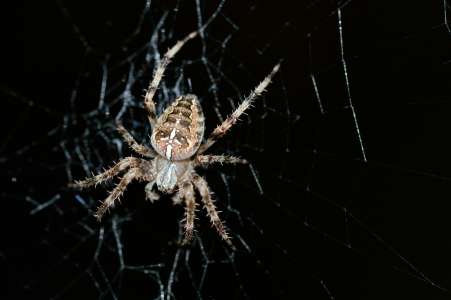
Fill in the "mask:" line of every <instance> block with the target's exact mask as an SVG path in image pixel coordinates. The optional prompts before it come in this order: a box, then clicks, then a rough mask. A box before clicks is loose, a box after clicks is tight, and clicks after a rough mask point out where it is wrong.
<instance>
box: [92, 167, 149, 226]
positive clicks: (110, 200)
mask: <svg viewBox="0 0 451 300" xmlns="http://www.w3.org/2000/svg"><path fill="white" fill-rule="evenodd" d="M143 177H144V176H143V174H142V171H141V169H140V168H132V169H130V170H128V172H127V173H125V175H124V177H122V179H121V181H120V182H119V184H118V185H117V186H116V187H115V188H114V189H113V190H112V191H111V193H110V194H109V195H108V197H107V198H106V199H105V200H104V201H103V202H102V204H101V205H100V206H99V207H98V208H97V211H96V214H95V217H96V218H97V220H98V221H99V222H100V220H101V219H102V217H103V215H104V214H105V213H106V212H107V210H108V209H109V208H110V207H114V203H115V201H116V200H117V199H118V198H119V197H120V196H121V195H122V193H124V191H125V189H126V188H127V185H129V184H130V182H131V181H132V180H133V179H143Z"/></svg>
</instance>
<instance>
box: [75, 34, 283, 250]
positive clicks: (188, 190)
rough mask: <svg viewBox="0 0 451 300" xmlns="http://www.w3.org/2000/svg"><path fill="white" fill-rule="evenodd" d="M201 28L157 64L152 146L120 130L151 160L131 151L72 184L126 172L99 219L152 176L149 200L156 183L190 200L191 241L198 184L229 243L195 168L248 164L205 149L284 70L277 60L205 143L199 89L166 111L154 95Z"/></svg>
mask: <svg viewBox="0 0 451 300" xmlns="http://www.w3.org/2000/svg"><path fill="white" fill-rule="evenodd" d="M198 34H199V31H193V32H191V33H190V34H189V35H187V36H186V37H185V38H184V39H182V40H180V41H178V42H177V43H176V44H175V45H174V46H173V47H172V48H170V49H169V50H168V51H167V52H166V54H165V55H164V57H163V58H162V59H161V61H160V62H159V63H158V65H157V66H156V68H155V71H154V74H153V79H152V81H151V82H150V85H149V87H148V89H147V92H146V95H145V98H144V105H145V108H146V110H147V113H148V118H149V121H150V124H151V126H152V135H151V144H152V147H147V146H144V145H141V144H138V143H137V142H136V141H135V139H134V138H133V137H132V136H131V134H130V133H129V132H128V131H127V130H126V129H125V128H124V127H123V126H122V125H121V124H119V125H118V131H119V133H120V134H121V135H122V137H123V138H124V140H125V141H126V142H127V143H128V145H129V146H130V147H131V148H132V149H133V150H134V151H135V152H136V153H138V154H140V155H141V156H143V157H146V158H148V159H149V160H146V159H142V158H137V157H126V158H124V159H122V160H121V161H119V162H118V163H117V164H116V165H114V166H113V167H112V168H110V169H108V170H106V171H105V172H103V173H101V174H98V175H96V176H93V177H90V178H86V179H85V180H82V181H76V182H75V183H72V184H70V186H72V187H77V188H80V189H83V188H87V187H90V186H96V185H97V184H99V183H102V182H105V181H107V180H108V179H110V178H112V177H114V176H116V175H118V174H119V173H121V172H125V174H124V176H123V177H122V179H121V180H120V182H119V184H118V185H117V186H116V187H115V188H114V189H113V190H112V191H111V193H110V194H109V195H108V197H107V198H106V199H105V200H104V201H103V202H102V204H101V205H100V206H99V208H98V209H97V212H96V214H95V216H96V217H97V219H98V220H99V221H100V219H101V218H102V217H103V215H104V214H105V212H107V210H108V209H109V208H110V207H114V205H115V201H116V200H117V199H118V198H119V197H120V196H121V195H122V193H123V192H124V191H125V189H126V187H127V185H128V184H129V183H130V182H131V181H132V180H139V181H145V182H148V183H147V185H146V186H145V192H146V198H147V199H148V200H150V201H155V200H157V199H159V197H160V196H159V195H158V194H157V193H156V192H155V191H154V190H153V188H154V186H155V185H156V187H157V189H158V190H159V191H160V192H162V193H167V194H173V201H174V203H175V204H181V203H182V202H184V203H185V218H184V220H183V221H184V230H185V237H184V241H183V243H188V242H189V241H190V240H191V239H192V237H193V231H194V219H195V211H196V206H197V203H196V201H195V189H197V190H198V192H199V194H200V196H201V201H202V203H203V205H204V208H205V210H206V211H207V214H208V216H209V217H210V220H211V222H212V224H213V226H214V227H215V228H216V230H217V232H218V233H219V235H220V236H221V237H222V239H223V240H224V241H226V242H227V243H228V244H229V245H232V244H231V241H230V236H229V234H228V233H227V231H226V229H225V227H224V224H223V223H222V221H221V219H220V218H219V215H218V211H217V210H216V207H215V204H214V201H213V200H212V195H211V192H210V189H209V187H208V184H207V182H206V181H205V179H204V178H202V177H201V176H199V175H198V174H197V173H196V172H195V168H196V167H202V166H204V167H205V166H208V165H210V164H213V163H220V164H223V163H227V164H246V163H247V161H246V160H244V159H240V158H237V157H233V156H226V155H204V154H203V153H204V152H205V151H206V150H208V149H209V148H210V147H211V146H212V145H213V144H214V143H215V142H216V140H218V139H219V138H221V137H222V136H223V135H225V134H226V133H227V131H228V130H229V129H230V128H231V127H232V126H233V125H234V124H235V123H236V122H237V121H238V118H239V117H240V115H241V114H242V113H243V112H244V111H245V110H246V109H248V108H249V107H250V106H251V104H252V101H253V100H254V99H255V98H257V97H258V96H260V95H261V94H262V93H263V92H264V91H265V89H266V87H267V86H268V85H269V83H270V82H271V79H272V78H273V76H274V74H276V72H277V71H278V70H279V67H280V65H279V64H277V65H276V66H275V67H274V68H273V69H272V71H271V73H270V74H269V75H268V76H267V77H266V78H265V79H264V80H263V81H262V82H261V83H260V84H259V85H258V86H257V87H256V88H255V89H254V90H253V91H252V92H251V93H250V95H249V96H247V97H246V98H245V99H244V101H243V102H242V103H241V104H240V105H239V106H238V108H237V109H236V110H235V111H234V112H233V113H232V114H231V115H230V116H229V117H228V118H227V119H226V120H225V121H224V122H223V123H222V124H220V125H219V126H218V127H216V129H215V130H213V132H212V133H211V135H210V136H209V137H208V139H207V140H206V141H205V142H204V143H202V140H203V137H204V129H205V119H204V116H203V112H202V108H201V106H200V104H199V101H198V99H197V97H196V96H195V95H183V96H180V97H178V98H177V99H175V101H173V103H172V104H171V105H170V106H169V107H167V108H166V109H165V110H164V112H163V113H162V114H161V115H160V116H157V115H156V112H155V103H154V101H153V97H154V95H155V92H156V90H157V88H158V85H159V83H160V81H161V79H162V77H163V73H164V71H165V69H166V67H167V65H168V64H169V62H170V60H171V59H172V58H173V57H174V56H175V55H176V53H177V52H178V51H179V50H180V49H181V48H182V47H183V45H185V43H186V42H188V41H189V40H191V39H193V38H194V37H196V36H197V35H198Z"/></svg>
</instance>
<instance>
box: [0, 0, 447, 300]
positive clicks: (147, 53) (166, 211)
mask: <svg viewBox="0 0 451 300" xmlns="http://www.w3.org/2000/svg"><path fill="white" fill-rule="evenodd" d="M373 2H374V3H359V2H358V1H338V2H334V1H310V2H305V3H285V4H284V5H282V4H281V3H279V4H278V5H276V4H274V3H272V4H270V3H264V2H259V1H244V2H242V1H240V3H232V1H208V2H207V1H201V0H194V1H177V2H167V1H150V0H149V1H141V2H139V1H137V2H135V3H133V4H130V3H128V2H127V3H125V2H123V3H120V2H119V3H118V4H113V3H110V2H106V1H104V2H102V1H100V2H96V3H95V4H92V3H90V4H89V5H86V4H80V3H71V2H69V1H61V0H60V1H57V2H56V3H51V4H31V3H30V4H27V5H25V6H24V7H23V8H21V9H20V10H18V11H19V13H18V15H19V16H20V17H22V18H23V19H24V23H25V31H23V32H22V33H21V34H22V35H23V36H22V37H23V41H24V42H23V44H22V46H23V47H24V49H26V50H25V51H24V56H23V57H21V58H19V59H23V61H24V67H23V70H20V72H18V73H19V74H18V75H15V74H16V73H14V70H15V69H17V62H15V61H14V60H11V59H10V58H11V57H15V56H13V55H17V54H14V53H13V52H14V47H11V49H13V50H12V51H11V53H8V54H7V55H4V56H3V57H2V58H4V59H5V64H4V65H5V71H6V72H5V74H7V77H6V78H5V79H4V82H5V83H3V84H2V86H1V89H0V91H1V94H2V98H3V99H4V101H3V102H5V103H6V108H7V109H4V110H3V114H4V116H3V118H2V121H5V120H8V119H7V115H14V120H13V121H9V120H8V121H6V122H5V123H4V124H3V128H4V130H3V135H2V143H1V148H0V149H1V153H0V163H1V166H2V169H3V170H4V171H3V173H2V174H3V175H2V179H3V181H4V189H3V191H2V198H3V199H2V200H3V207H4V212H5V213H4V214H3V218H2V228H3V233H2V237H3V239H2V241H3V243H2V247H1V254H2V258H3V261H4V262H6V266H7V267H6V269H7V275H8V282H7V285H8V287H7V289H6V293H7V297H8V296H9V297H10V298H15V299H17V298H21V297H20V296H24V297H33V298H34V299H72V298H77V299H79V298H80V296H83V297H86V298H87V299H122V298H125V299H129V298H130V299H144V298H145V299H261V298H263V299H265V298H284V299H285V298H287V299H293V298H295V299H298V298H313V299H399V298H409V299H425V298H427V299H446V298H449V296H450V293H449V287H450V286H451V274H450V273H449V270H450V269H451V263H450V259H449V253H450V250H451V242H450V238H449V228H451V227H450V225H451V224H450V223H451V222H450V218H449V217H448V215H449V214H448V211H449V210H448V209H447V208H449V207H450V206H449V204H448V202H449V199H448V198H449V197H447V196H448V195H449V191H448V190H449V189H448V186H449V181H450V179H451V177H450V174H449V168H448V166H449V165H450V163H451V160H450V159H449V158H448V157H449V153H450V151H449V150H451V149H450V144H449V143H447V142H445V141H447V131H446V128H447V127H446V125H447V122H446V120H447V119H448V118H449V117H448V115H449V110H450V108H451V106H450V102H449V100H448V98H449V92H450V87H449V83H448V80H447V79H448V78H449V75H450V62H451V57H450V53H451V52H450V46H449V45H450V42H451V29H450V25H449V21H448V20H449V16H448V14H449V13H450V9H451V8H450V5H449V4H448V3H447V2H446V1H444V2H443V3H439V2H436V3H423V4H412V3H410V2H406V3H397V4H394V3H392V2H388V1H382V2H381V1H377V2H376V1H373ZM43 5H46V6H43ZM203 26H206V27H205V28H206V29H205V31H203V32H202V34H201V36H200V37H199V38H197V39H196V40H193V41H190V42H189V43H188V44H187V45H186V46H185V47H184V49H183V50H182V51H181V52H180V53H179V54H178V55H177V57H176V58H175V59H174V60H173V62H172V63H171V64H170V66H169V67H168V69H167V72H166V74H165V77H164V79H163V82H162V83H161V86H160V88H159V90H158V92H157V95H156V103H157V110H158V111H160V112H161V111H162V110H163V109H164V107H165V106H166V105H168V104H169V103H170V101H171V100H173V99H174V98H175V97H177V96H179V95H182V94H186V93H194V94H196V95H198V97H199V98H200V100H201V104H202V106H203V109H204V113H205V115H206V118H207V132H208V133H209V132H211V130H212V129H213V128H214V126H215V125H216V124H218V123H220V122H221V121H222V120H224V118H225V117H226V116H227V115H228V114H229V113H231V112H232V111H233V109H234V108H235V107H236V106H237V104H238V103H239V102H240V101H241V100H242V99H243V98H244V96H245V95H247V94H248V92H249V91H250V90H251V89H252V88H254V87H255V85H256V84H257V83H258V82H259V81H260V80H262V79H263V78H264V76H266V75H267V74H268V73H269V71H270V70H271V68H272V67H273V66H274V64H275V63H277V62H278V61H279V60H280V59H283V60H284V61H283V63H282V71H281V72H280V73H279V74H278V75H277V76H276V78H275V80H274V82H273V84H272V85H271V86H270V87H269V88H268V92H267V94H266V95H265V96H264V97H262V98H260V99H259V100H258V101H256V104H255V106H254V107H253V108H252V110H251V111H249V113H248V115H247V116H246V117H244V118H242V120H241V123H240V124H239V125H236V126H235V127H234V128H233V129H232V131H231V132H230V134H228V135H227V136H226V137H224V138H223V139H222V140H221V141H220V142H218V144H217V145H215V146H214V147H213V148H212V149H211V151H210V153H215V154H219V153H226V154H233V155H238V156H241V157H244V158H247V159H248V160H249V161H251V164H250V165H249V166H246V167H242V166H238V167H233V168H232V167H226V166H223V167H214V168H211V169H209V170H206V171H203V172H201V175H203V176H205V177H206V178H207V180H208V182H209V184H210V187H211V188H212V190H213V191H214V192H215V198H216V199H217V205H218V206H219V209H220V210H222V213H221V216H222V218H223V219H224V220H225V222H226V224H227V226H228V228H229V230H230V232H231V236H232V238H233V241H234V244H235V246H236V248H237V250H236V251H232V250H231V249H230V248H229V247H227V245H225V244H224V243H222V242H221V241H220V239H219V238H218V236H217V234H216V233H215V231H214V229H212V228H211V227H210V225H209V223H208V218H207V217H206V216H205V214H204V212H203V211H202V210H199V211H198V212H197V216H198V220H197V222H196V229H197V232H196V238H195V240H194V242H193V244H192V245H191V246H189V247H181V246H180V245H179V242H180V240H181V238H182V237H183V232H182V226H181V224H180V220H181V219H182V218H183V207H181V206H173V205H172V204H171V201H170V198H169V197H166V196H163V197H162V198H161V199H160V200H159V201H157V202H156V203H153V204H150V203H148V202H146V201H144V198H145V196H144V191H143V184H142V183H134V184H131V185H130V186H129V188H128V190H127V192H126V193H125V195H124V196H123V197H122V200H121V204H120V205H117V207H116V208H115V209H114V210H112V211H111V212H110V213H109V215H108V216H107V217H106V218H105V220H104V221H103V222H102V224H98V223H97V222H96V220H95V219H94V218H93V212H94V210H95V208H96V207H97V205H98V203H99V202H98V201H99V200H101V199H104V198H105V197H106V195H107V192H108V190H110V189H111V188H112V184H110V185H109V186H106V187H99V188H97V189H95V190H94V189H93V190H87V191H83V192H77V191H73V190H70V189H68V188H67V183H69V182H72V181H73V180H74V179H80V178H83V177H85V176H90V175H91V173H92V172H99V171H101V170H102V169H103V168H106V167H109V166H111V165H112V164H113V161H117V160H119V159H121V158H122V157H124V156H127V155H131V152H130V150H129V149H128V148H127V146H126V145H124V143H123V141H122V140H121V139H120V137H119V135H118V133H117V132H116V130H115V124H116V121H118V120H121V121H122V122H123V123H124V125H125V127H126V128H127V129H128V130H130V132H131V133H132V134H133V135H134V137H135V138H136V139H137V140H138V141H139V142H143V143H145V144H149V133H150V127H149V125H148V122H147V118H146V114H145V111H144V109H143V103H142V102H143V100H142V98H143V97H142V96H143V93H144V89H145V88H146V87H147V84H148V82H149V80H150V79H151V76H152V70H153V67H154V66H155V63H156V62H158V61H159V59H161V53H164V51H165V50H166V49H167V48H168V47H170V46H172V45H173V44H174V43H175V42H176V41H177V40H179V39H180V38H183V37H184V36H185V35H186V34H187V33H189V32H190V31H192V30H193V29H195V28H202V27H203ZM16 39H17V38H16ZM13 40H15V39H13ZM12 45H16V44H14V43H12ZM7 61H9V63H7ZM10 66H11V67H10ZM13 69H14V70H13ZM15 71H16V72H17V70H15Z"/></svg>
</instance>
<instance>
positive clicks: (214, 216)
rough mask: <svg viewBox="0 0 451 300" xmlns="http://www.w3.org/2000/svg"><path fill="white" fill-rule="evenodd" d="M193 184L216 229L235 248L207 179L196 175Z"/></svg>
mask: <svg viewBox="0 0 451 300" xmlns="http://www.w3.org/2000/svg"><path fill="white" fill-rule="evenodd" d="M193 183H194V185H195V186H196V188H197V190H198V191H199V193H200V196H201V197H202V202H203V204H204V208H205V210H206V211H207V214H208V216H209V217H210V220H211V223H212V224H213V226H214V227H215V228H216V231H217V232H218V233H219V235H220V236H221V237H222V239H223V240H224V241H226V242H227V244H229V245H230V246H232V247H233V245H232V242H231V241H230V236H229V234H228V233H227V231H226V229H225V228H224V224H223V223H222V221H221V219H220V218H219V215H218V211H217V210H216V206H215V204H214V201H213V199H212V198H211V193H210V188H209V187H208V184H207V182H206V181H205V179H203V178H202V177H200V176H199V175H197V174H195V175H194V176H193Z"/></svg>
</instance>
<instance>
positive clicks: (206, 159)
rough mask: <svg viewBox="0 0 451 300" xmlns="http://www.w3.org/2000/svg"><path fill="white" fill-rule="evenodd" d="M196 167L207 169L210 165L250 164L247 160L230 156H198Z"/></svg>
mask: <svg viewBox="0 0 451 300" xmlns="http://www.w3.org/2000/svg"><path fill="white" fill-rule="evenodd" d="M195 162H196V166H203V167H207V166H208V165H211V164H214V163H219V164H221V165H222V164H232V165H236V164H248V163H249V162H248V161H247V160H245V159H242V158H239V157H235V156H229V155H198V156H196V160H195Z"/></svg>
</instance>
